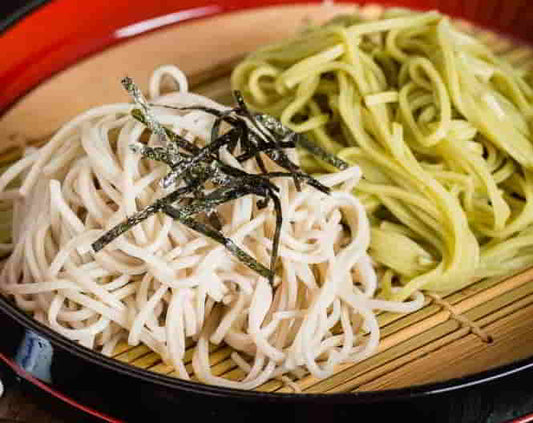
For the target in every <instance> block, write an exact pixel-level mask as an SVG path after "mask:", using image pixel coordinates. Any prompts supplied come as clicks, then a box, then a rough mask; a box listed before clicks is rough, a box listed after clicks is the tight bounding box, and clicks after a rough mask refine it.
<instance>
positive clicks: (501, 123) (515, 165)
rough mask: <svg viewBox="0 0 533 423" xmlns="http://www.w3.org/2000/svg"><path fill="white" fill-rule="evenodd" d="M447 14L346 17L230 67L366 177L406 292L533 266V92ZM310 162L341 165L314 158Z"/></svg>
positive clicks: (380, 256) (271, 109)
mask: <svg viewBox="0 0 533 423" xmlns="http://www.w3.org/2000/svg"><path fill="white" fill-rule="evenodd" d="M525 76H526V75H525V74H524V72H523V71H521V70H519V69H514V68H513V67H512V66H511V65H510V64H509V63H507V62H505V61H504V60H502V59H501V58H499V57H497V56H495V55H494V54H493V53H491V51H490V50H489V48H488V47H486V46H484V45H483V44H481V43H480V42H479V41H477V40H476V39H474V38H473V37H471V36H469V35H467V34H465V33H462V32H461V31H459V30H458V29H456V28H455V27H454V26H453V25H452V24H451V23H450V20H449V19H448V18H447V17H445V16H442V15H440V14H439V13H436V12H427V13H415V12H410V11H406V10H400V9H389V10H386V11H385V12H384V15H383V16H382V18H380V19H377V20H368V21H365V20H363V19H361V17H360V16H357V15H353V16H339V17H337V18H335V19H333V20H332V21H331V22H329V23H327V24H326V25H324V26H321V27H312V28H309V29H307V30H306V31H305V32H303V33H302V34H300V35H298V36H296V37H295V38H293V39H290V40H287V41H284V42H281V43H278V44H276V45H272V46H267V47H264V48H261V49H260V50H258V51H257V52H255V53H252V54H251V55H250V56H249V57H248V58H246V59H245V60H244V61H243V62H242V63H241V64H239V65H238V66H237V67H236V69H235V70H234V72H233V75H232V85H233V88H234V89H238V90H240V91H241V92H242V93H243V95H244V97H245V99H246V100H247V102H248V104H249V105H250V106H251V107H252V108H253V109H255V110H258V111H260V112H263V113H268V114H271V115H273V116H275V117H278V118H279V119H280V120H281V122H282V123H283V124H284V125H285V126H287V127H289V128H291V129H293V130H294V131H297V132H303V133H305V134H306V135H307V136H308V137H309V138H311V139H312V140H313V141H314V142H315V143H316V144H318V145H320V146H322V147H323V148H324V149H326V150H327V151H329V152H330V153H333V154H336V155H338V157H340V158H342V159H344V160H345V161H347V162H348V163H351V164H357V165H359V166H360V167H361V168H362V170H363V174H364V178H363V180H362V181H361V182H360V183H359V184H358V185H357V187H356V192H357V195H358V197H359V198H360V199H361V201H362V202H363V204H364V205H365V209H366V210H367V212H368V214H369V218H370V221H371V224H372V230H371V232H372V241H371V246H370V255H371V257H372V258H373V259H374V260H375V261H376V262H377V263H379V264H380V267H381V269H383V272H382V274H383V277H384V280H388V281H389V284H390V281H391V280H392V281H393V282H394V285H395V286H400V287H401V290H400V291H398V292H397V293H396V294H395V295H393V296H392V297H393V298H395V299H398V300H401V299H405V298H407V297H408V296H409V295H411V294H412V293H413V292H414V291H416V290H419V289H428V290H434V291H441V292H450V291H455V290H458V289H460V288H462V287H464V286H465V285H468V284H470V283H472V282H473V281H474V280H476V279H479V278H482V277H487V276H495V275H503V274H508V273H510V272H512V271H516V270H518V269H522V268H524V267H526V266H528V265H531V264H532V263H533V253H532V250H531V244H530V241H531V228H532V224H533V212H532V207H533V179H532V173H531V171H532V170H533V145H532V139H533V136H532V133H531V122H532V120H531V119H532V116H533V88H532V87H531V85H529V83H528V82H527V78H525ZM301 163H302V167H303V168H304V169H305V170H307V171H311V170H314V171H317V170H319V169H321V170H329V171H331V170H333V169H331V166H328V165H327V164H326V163H322V162H320V161H317V160H316V158H314V157H309V155H306V154H305V153H302V156H301Z"/></svg>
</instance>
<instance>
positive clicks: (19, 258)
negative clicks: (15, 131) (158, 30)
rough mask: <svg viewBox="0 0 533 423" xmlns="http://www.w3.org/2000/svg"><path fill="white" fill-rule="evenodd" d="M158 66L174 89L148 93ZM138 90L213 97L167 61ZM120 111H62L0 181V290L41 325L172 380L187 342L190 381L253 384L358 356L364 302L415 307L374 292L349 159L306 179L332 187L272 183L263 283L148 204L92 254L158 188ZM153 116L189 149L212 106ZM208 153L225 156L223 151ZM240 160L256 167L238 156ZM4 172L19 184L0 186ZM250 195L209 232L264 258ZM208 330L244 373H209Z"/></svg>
mask: <svg viewBox="0 0 533 423" xmlns="http://www.w3.org/2000/svg"><path fill="white" fill-rule="evenodd" d="M165 76H167V77H168V76H170V77H172V78H173V79H174V80H175V82H177V84H178V86H179V91H178V92H173V93H170V94H167V95H164V96H160V92H159V91H160V85H161V81H162V79H163V78H164V77H165ZM150 97H151V98H152V99H153V100H152V101H153V102H154V103H158V104H166V105H174V106H190V105H205V106H210V107H214V108H217V109H220V110H224V109H226V108H225V107H224V106H221V105H219V104H217V103H215V102H213V101H211V100H209V99H207V98H204V97H201V96H198V95H195V94H192V93H189V92H187V80H186V79H185V77H184V76H183V74H182V73H181V71H180V70H179V69H177V68H175V67H172V66H165V67H162V68H159V69H158V70H156V71H155V72H154V74H153V76H152V78H151V81H150ZM132 108H133V106H132V105H131V104H128V103H119V104H110V105H105V106H102V107H97V108H94V109H91V110H89V111H87V112H85V113H83V114H81V115H79V116H77V117H76V118H75V119H73V120H72V121H70V122H69V123H67V124H66V125H65V126H63V127H62V128H61V129H60V130H59V131H58V132H57V133H56V134H55V135H54V136H53V137H52V139H51V140H50V141H49V142H48V143H47V144H46V145H45V146H43V147H42V148H39V149H36V150H31V151H27V154H26V155H25V156H24V157H23V158H22V159H21V160H19V161H18V162H17V163H15V164H14V165H13V166H12V167H11V168H10V169H9V170H8V171H6V172H5V173H4V174H3V175H2V176H1V177H0V192H1V193H2V194H0V196H3V198H4V199H5V198H13V200H12V201H13V208H14V213H13V216H14V218H13V229H12V234H13V235H12V245H11V249H12V251H11V255H10V257H9V258H8V259H7V260H6V261H5V263H4V265H3V268H2V274H1V277H0V284H1V285H0V287H1V290H2V291H3V292H4V293H5V294H8V295H11V296H12V297H13V298H14V300H15V301H16V304H17V305H18V306H19V307H20V308H21V309H23V310H25V311H27V312H29V313H31V314H33V316H34V317H35V318H36V319H38V320H39V321H40V322H42V323H44V324H46V325H48V326H50V327H52V328H53V329H55V330H56V331H58V332H59V333H61V334H63V335H64V336H66V337H68V338H70V339H73V340H75V341H78V342H79V343H80V344H82V345H84V346H86V347H88V348H93V349H96V350H98V351H100V352H102V353H103V354H105V355H112V353H113V351H114V348H115V346H116V345H117V342H119V341H122V340H127V342H128V343H129V344H130V345H137V344H139V343H144V344H146V345H147V346H148V347H149V348H150V349H152V350H153V351H155V352H156V353H158V354H160V355H161V357H162V359H163V360H164V361H165V362H167V363H169V364H171V365H173V367H174V368H175V369H176V373H177V374H178V375H179V376H180V377H181V378H184V379H189V378H190V377H191V375H190V374H189V372H188V371H187V369H186V367H185V363H184V354H185V350H186V346H188V345H189V344H190V341H191V339H192V340H194V341H196V346H195V347H194V348H195V350H194V354H193V360H192V369H193V371H194V375H195V377H196V378H197V379H199V380H200V381H203V382H206V383H210V384H215V385H221V386H227V387H234V388H242V389H252V388H254V387H257V386H258V385H261V384H262V383H264V382H266V381H267V380H269V379H270V378H274V377H278V378H279V377H283V378H286V376H283V375H284V374H286V373H291V372H298V371H299V372H300V373H301V372H302V370H301V369H302V368H303V369H304V370H306V371H308V372H310V373H312V374H313V375H315V376H317V377H326V376H328V375H330V374H331V373H332V372H333V369H334V366H335V365H336V364H338V363H342V362H348V361H352V362H355V361H359V360H362V359H364V358H366V357H368V356H369V355H371V354H372V353H373V352H375V350H376V348H377V346H378V342H379V337H380V332H379V326H378V322H377V320H376V314H375V312H376V310H391V311H397V312H409V311H413V310H415V309H417V308H419V307H420V306H421V305H422V303H423V298H422V295H421V294H418V293H417V294H416V295H415V296H414V299H413V300H411V301H410V302H403V303H399V302H391V301H384V300H380V299H377V298H375V294H376V290H377V278H376V274H375V272H374V269H373V266H372V263H371V261H370V259H369V257H368V255H367V253H366V251H367V248H368V245H369V236H370V232H369V223H368V220H367V217H366V215H365V211H364V209H363V207H362V206H361V204H360V202H359V201H358V199H357V198H356V197H354V196H353V195H352V194H351V192H352V191H353V188H354V186H355V185H356V184H357V182H358V180H359V177H360V170H359V168H358V167H355V166H354V167H351V168H349V169H347V170H345V171H342V172H338V173H335V174H330V175H325V176H321V177H319V178H318V179H319V180H320V181H321V182H322V183H323V184H325V185H326V186H329V187H333V188H334V192H333V193H332V194H331V195H329V196H327V195H325V194H323V193H321V192H319V191H317V190H316V189H314V188H311V187H308V186H305V185H304V187H303V189H302V191H301V192H297V191H296V189H295V187H294V183H293V181H292V179H283V180H281V179H278V180H276V184H277V185H278V186H279V188H280V192H279V197H280V199H281V202H282V206H283V220H284V221H283V227H282V232H281V233H282V236H281V245H280V258H279V261H278V264H279V266H278V271H277V276H276V281H275V284H274V287H272V286H270V285H269V283H268V281H267V280H266V279H264V278H262V277H260V276H258V275H257V274H256V273H254V272H253V271H251V270H250V269H248V268H247V267H245V266H244V265H243V264H241V263H239V262H238V261H237V260H236V259H235V258H234V257H233V256H232V255H230V254H229V253H228V252H227V251H226V250H225V249H224V248H223V247H222V246H220V245H219V244H217V243H214V242H212V241H211V240H210V239H208V238H206V237H204V236H203V235H201V234H199V233H196V232H193V231H191V230H189V229H188V228H186V227H184V226H183V225H182V224H180V223H178V222H176V221H174V220H173V219H171V218H170V217H168V216H166V215H163V214H157V215H154V216H152V217H150V218H149V219H147V220H146V221H144V222H143V223H141V224H139V225H138V226H136V227H134V228H133V229H132V230H130V231H128V232H127V233H126V234H124V235H123V236H121V237H119V238H118V239H117V240H115V241H114V242H112V243H111V244H109V245H108V246H106V247H105V248H104V249H103V250H102V251H101V252H99V253H97V254H94V252H93V251H92V249H91V247H90V245H91V243H92V242H94V241H95V240H96V239H97V238H98V237H99V236H100V235H102V234H103V233H104V232H105V231H106V230H109V229H110V228H111V227H113V226H114V225H116V224H117V223H119V222H120V221H122V220H123V219H124V218H125V217H126V216H131V215H132V214H134V213H135V212H137V211H139V210H140V209H142V208H144V207H145V206H147V205H149V204H151V203H152V202H153V201H154V200H156V199H157V198H160V197H162V196H163V195H164V194H165V192H166V191H165V190H164V189H163V188H161V187H160V185H159V180H160V179H161V177H162V176H164V175H165V174H166V173H167V171H168V168H166V166H165V165H163V164H161V163H158V162H154V161H151V160H148V159H145V158H142V157H141V156H140V155H139V154H136V153H135V152H133V151H132V149H131V147H130V146H131V145H132V144H135V143H137V142H140V141H142V142H146V141H147V142H148V144H149V145H151V146H155V145H158V142H159V141H158V140H157V138H156V137H155V136H153V135H150V136H148V132H147V131H146V129H145V127H144V126H143V125H142V124H141V123H139V122H137V121H136V120H135V119H133V118H132V117H131V115H130V111H131V110H132ZM153 112H154V114H155V116H156V118H157V119H158V121H159V122H161V123H162V124H164V125H166V126H167V127H169V128H171V129H172V130H174V131H176V132H177V133H179V134H181V135H183V136H185V137H186V138H187V139H188V140H190V141H194V142H195V143H197V144H198V145H202V144H204V143H205V140H206V139H208V137H209V133H210V127H211V125H212V123H213V118H212V117H211V116H210V115H208V114H206V113H204V112H200V111H189V112H177V111H176V110H170V109H164V108H162V107H153ZM288 153H289V154H290V155H291V157H292V159H293V160H296V159H297V158H296V157H295V152H294V151H292V152H288ZM221 158H222V159H223V160H224V161H226V162H227V163H229V164H231V165H233V166H240V165H239V163H238V162H237V161H236V160H235V158H234V157H233V156H232V155H230V154H229V153H228V152H227V151H226V150H224V151H222V153H221ZM265 161H266V162H267V165H268V166H269V167H270V169H274V168H275V165H274V164H273V163H271V162H270V163H268V159H265ZM244 169H245V170H246V171H247V172H254V173H255V172H256V171H257V169H256V164H255V162H254V161H253V160H249V161H248V162H246V163H245V168H244ZM19 177H20V180H21V184H20V188H17V190H16V191H13V189H8V188H9V186H11V185H12V183H13V182H14V181H16V180H17V179H18V178H19ZM255 203H256V199H254V198H253V197H251V196H247V197H244V198H241V199H239V200H237V201H234V202H232V203H228V204H225V205H223V206H221V207H219V209H218V211H219V213H220V215H221V217H222V219H223V223H224V227H223V233H224V234H226V236H230V237H231V238H232V239H233V240H234V241H235V242H236V243H237V244H239V245H240V246H241V247H242V248H244V249H245V251H247V252H248V253H250V254H252V255H253V256H254V257H256V258H257V259H258V260H259V261H260V262H262V263H265V264H267V263H268V262H269V257H270V248H271V237H272V235H273V231H274V227H275V215H274V213H273V211H272V208H271V207H272V206H269V207H268V208H266V209H262V210H259V209H258V208H257V206H256V204H255ZM343 218H344V219H343ZM341 220H343V222H345V224H346V226H347V227H348V230H346V228H343V224H342V223H341ZM223 341H224V342H225V343H226V344H228V345H229V346H231V348H232V349H233V351H234V352H233V353H232V359H233V360H234V361H235V363H236V365H237V366H239V367H240V368H241V369H242V370H243V371H244V372H243V373H244V374H245V376H244V377H243V378H242V379H241V380H238V381H236V380H229V379H226V378H223V377H219V376H215V375H213V374H212V373H211V369H210V366H209V343H210V342H211V343H214V344H220V343H221V342H223ZM285 380H287V379H285Z"/></svg>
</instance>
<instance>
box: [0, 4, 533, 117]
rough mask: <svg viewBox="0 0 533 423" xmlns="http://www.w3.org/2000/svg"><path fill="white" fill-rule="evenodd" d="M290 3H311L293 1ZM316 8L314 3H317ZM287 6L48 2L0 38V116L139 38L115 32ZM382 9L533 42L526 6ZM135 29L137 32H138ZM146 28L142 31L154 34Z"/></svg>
mask: <svg viewBox="0 0 533 423" xmlns="http://www.w3.org/2000/svg"><path fill="white" fill-rule="evenodd" d="M292 2H293V3H312V1H305V0H292ZM315 2H317V1H315ZM282 3H287V2H286V1H283V0H262V1H261V0H218V1H212V0H180V1H179V2H176V1H175V0H155V1H148V2H144V1H131V0H114V1H106V0H100V1H99V0H92V1H89V2H81V1H77V0H52V1H50V2H49V3H47V4H46V5H45V6H42V7H40V8H39V9H38V10H37V11H35V12H33V13H32V14H30V15H29V16H26V17H25V18H23V19H22V20H21V21H20V22H18V23H17V24H16V25H15V26H13V27H12V28H10V29H8V30H7V31H6V32H5V33H4V34H3V35H2V36H1V37H0V51H2V56H3V60H2V61H0V87H2V89H1V90H0V111H1V110H5V108H6V107H8V106H9V105H10V104H11V103H12V102H13V101H15V100H16V99H17V98H18V97H20V96H21V95H23V94H24V93H25V92H27V91H28V90H29V89H31V88H32V87H33V86H35V85H36V84H38V83H39V82H40V81H42V80H44V79H46V78H47V77H49V76H50V75H52V74H53V73H55V72H57V71H59V70H61V69H63V68H65V67H66V66H68V65H69V64H72V63H74V62H76V61H77V60H79V59H80V58H82V57H85V56H87V55H88V54H91V53H94V52H96V51H99V50H101V49H103V48H104V47H106V46H109V45H111V44H113V43H117V42H120V41H122V40H125V39H126V38H130V37H131V36H136V35H138V33H135V34H132V31H129V33H128V31H126V32H124V31H122V32H121V31H119V30H120V29H121V28H122V29H123V28H125V27H128V26H130V25H132V24H135V23H138V22H141V21H147V20H153V19H155V18H157V17H162V16H164V17H165V18H166V19H162V20H161V19H160V20H157V21H155V22H154V21H152V22H151V23H152V24H154V25H155V24H161V25H162V24H165V22H166V23H167V24H168V23H176V22H179V21H183V20H189V19H194V18H199V17H201V16H206V15H210V14H215V13H224V12H229V11H232V10H240V9H247V8H253V7H264V6H270V5H275V4H282ZM359 3H361V4H363V3H386V4H390V5H395V6H398V5H401V6H406V7H412V8H417V9H439V10H441V11H443V12H445V13H448V14H451V15H453V16H459V17H464V18H466V19H468V20H470V21H472V22H475V23H478V24H480V25H483V26H487V27H490V28H493V29H497V30H500V31H502V32H506V33H508V34H512V35H514V36H516V37H519V38H523V39H524V40H526V41H533V32H532V31H530V28H531V27H532V25H533V8H530V7H527V6H528V0H506V1H504V0H500V1H486V0H468V1H466V0H396V1H394V0H393V1H387V2H379V1H376V0H373V1H365V0H363V1H359ZM137 29H140V28H139V27H137ZM153 29H155V28H153V26H152V28H150V25H148V28H146V30H153Z"/></svg>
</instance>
